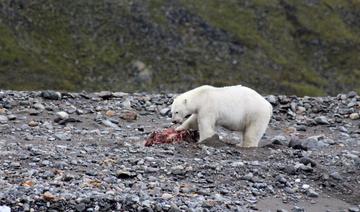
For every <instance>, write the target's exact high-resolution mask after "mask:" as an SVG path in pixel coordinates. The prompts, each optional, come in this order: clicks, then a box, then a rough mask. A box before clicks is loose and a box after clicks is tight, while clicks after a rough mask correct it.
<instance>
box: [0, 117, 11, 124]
mask: <svg viewBox="0 0 360 212" xmlns="http://www.w3.org/2000/svg"><path fill="white" fill-rule="evenodd" d="M8 121H9V119H8V117H6V116H3V115H0V124H6V123H7V122H8Z"/></svg>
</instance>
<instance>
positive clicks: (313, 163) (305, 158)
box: [300, 157, 316, 167]
mask: <svg viewBox="0 0 360 212" xmlns="http://www.w3.org/2000/svg"><path fill="white" fill-rule="evenodd" d="M300 163H302V164H304V165H308V164H310V165H311V166H312V167H315V166H316V162H315V161H314V160H312V159H310V158H308V157H303V158H301V159H300Z"/></svg>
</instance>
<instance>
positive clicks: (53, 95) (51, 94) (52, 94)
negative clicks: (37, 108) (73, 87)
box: [40, 91, 61, 100]
mask: <svg viewBox="0 0 360 212" xmlns="http://www.w3.org/2000/svg"><path fill="white" fill-rule="evenodd" d="M40 96H41V97H42V98H44V99H49V100H60V99H61V93H60V92H57V91H42V92H41V94H40Z"/></svg>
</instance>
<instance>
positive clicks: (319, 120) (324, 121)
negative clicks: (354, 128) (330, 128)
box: [314, 116, 330, 125]
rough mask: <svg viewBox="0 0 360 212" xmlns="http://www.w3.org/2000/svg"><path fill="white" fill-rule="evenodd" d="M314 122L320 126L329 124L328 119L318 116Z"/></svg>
mask: <svg viewBox="0 0 360 212" xmlns="http://www.w3.org/2000/svg"><path fill="white" fill-rule="evenodd" d="M314 120H315V122H316V123H317V124H322V125H328V124H330V123H329V121H328V119H327V118H326V117H325V116H318V117H316V118H315V119H314Z"/></svg>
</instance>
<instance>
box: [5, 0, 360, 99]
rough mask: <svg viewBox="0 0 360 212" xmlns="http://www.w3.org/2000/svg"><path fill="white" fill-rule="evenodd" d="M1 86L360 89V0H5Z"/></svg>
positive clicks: (301, 91) (319, 92)
mask: <svg viewBox="0 0 360 212" xmlns="http://www.w3.org/2000/svg"><path fill="white" fill-rule="evenodd" d="M0 76H1V77H0V89H18V90H23V89H31V90H33V89H59V90H70V91H80V90H83V89H85V90H124V91H140V90H147V91H159V90H160V91H166V90H169V91H183V90H186V89H188V88H190V87H194V86H196V85H200V84H205V83H208V84H213V85H228V84H239V83H240V84H244V85H250V86H252V87H254V88H256V89H258V90H260V91H261V92H263V93H281V94H283V93H285V94H296V95H326V94H331V95H335V94H337V93H340V92H347V91H349V90H356V91H358V92H360V82H359V81H360V80H359V79H360V1H358V0H327V1H318V0H306V1H294V0H251V1H250V0H243V1H237V0H227V1H221V0H206V1H205V0H199V1H190V0H168V1H166V0H148V1H141V0H121V1H120V0H106V1H96V0H76V1H70V0H62V1H56V0H46V1H45V0H33V1H25V0H0Z"/></svg>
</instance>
